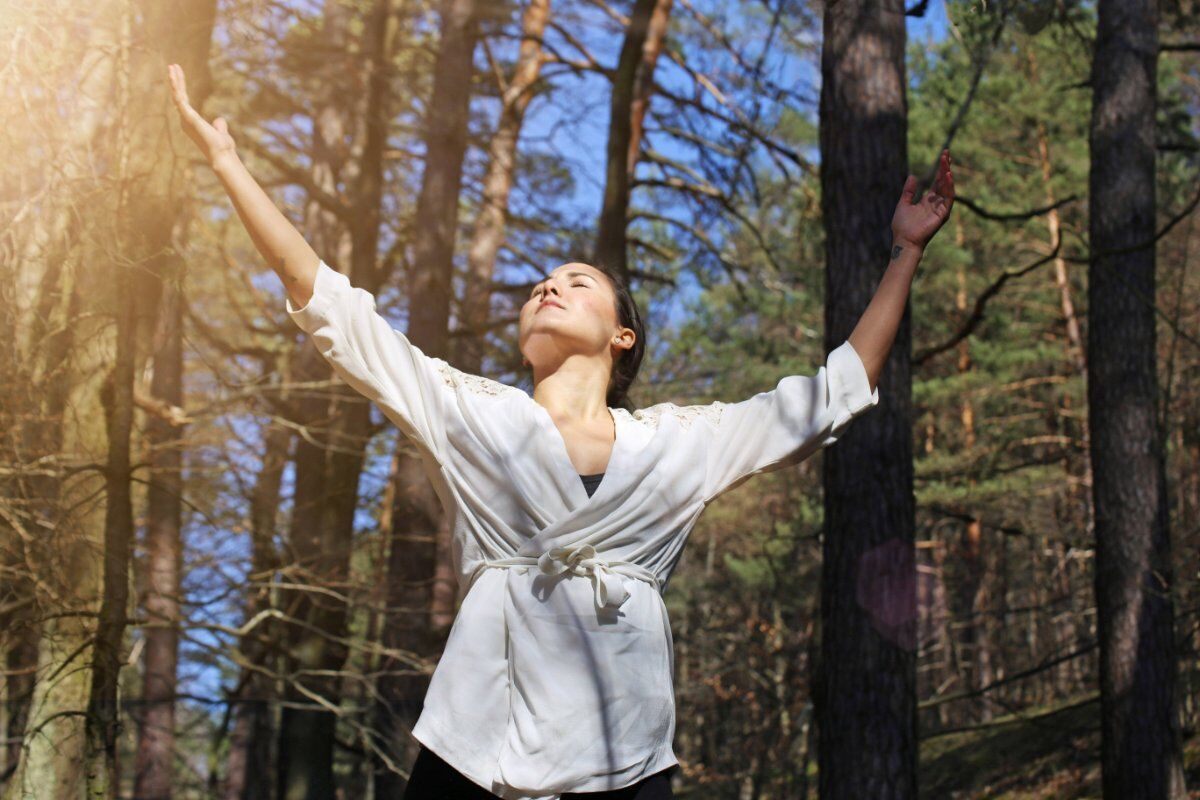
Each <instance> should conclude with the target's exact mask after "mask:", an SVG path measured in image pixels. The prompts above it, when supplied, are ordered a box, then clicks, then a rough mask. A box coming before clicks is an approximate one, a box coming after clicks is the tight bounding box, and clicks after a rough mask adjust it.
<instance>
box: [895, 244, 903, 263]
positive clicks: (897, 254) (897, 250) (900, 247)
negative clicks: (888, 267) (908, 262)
mask: <svg viewBox="0 0 1200 800" xmlns="http://www.w3.org/2000/svg"><path fill="white" fill-rule="evenodd" d="M903 250H904V247H903V245H898V244H894V245H892V261H895V260H896V259H897V258H899V257H900V253H901V251H903Z"/></svg>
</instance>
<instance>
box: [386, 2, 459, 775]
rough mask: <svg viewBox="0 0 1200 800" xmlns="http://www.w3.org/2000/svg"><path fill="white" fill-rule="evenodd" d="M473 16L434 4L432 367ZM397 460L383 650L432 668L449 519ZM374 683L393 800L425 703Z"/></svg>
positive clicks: (423, 256)
mask: <svg viewBox="0 0 1200 800" xmlns="http://www.w3.org/2000/svg"><path fill="white" fill-rule="evenodd" d="M479 15H480V8H478V7H477V5H476V2H475V0H443V3H442V6H441V35H442V40H441V47H440V49H439V52H438V57H437V63H436V65H435V66H434V80H433V95H432V97H431V98H430V100H429V105H428V112H427V115H426V117H425V120H424V124H425V130H424V136H425V144H426V159H425V174H424V176H423V177H422V181H421V191H420V194H419V195H418V197H417V210H416V220H415V228H414V229H415V230H417V231H420V232H421V233H420V235H419V236H417V237H416V239H415V241H414V243H413V256H414V261H413V263H414V264H416V265H417V267H416V271H415V272H414V273H413V274H412V275H410V276H409V281H408V288H409V292H408V301H409V328H408V333H407V336H408V338H409V340H410V341H411V342H412V343H413V344H414V345H416V346H417V347H419V348H420V349H421V350H422V351H423V352H424V353H426V354H427V355H430V356H433V357H438V358H444V357H446V355H447V354H448V349H449V348H448V342H449V335H448V334H449V324H450V299H451V297H452V286H451V276H452V275H453V267H454V261H453V259H454V246H455V234H456V232H457V229H458V211H459V195H460V193H461V188H462V172H463V160H464V157H465V155H466V148H467V125H468V122H469V115H468V110H469V105H470V99H471V78H472V76H473V75H474V69H473V60H474V53H475V45H476V43H477V41H478V39H479V29H480V28H479V22H480V20H479ZM396 457H397V459H398V463H397V464H396V469H395V475H396V480H397V481H398V482H399V483H398V485H397V487H396V490H395V493H394V496H395V505H394V507H393V510H392V526H391V536H390V542H389V545H388V550H389V556H388V578H387V587H386V596H387V606H386V608H387V612H386V617H385V619H384V621H383V633H382V638H383V644H384V646H385V647H387V648H389V649H391V648H395V649H399V650H406V651H408V652H411V653H414V654H416V655H418V656H422V657H427V658H434V657H436V655H437V653H438V652H440V650H441V647H442V645H443V643H444V639H445V634H446V633H448V629H449V624H448V623H449V622H450V621H452V619H453V617H452V615H451V616H450V619H449V620H446V619H445V616H446V615H445V614H444V609H445V607H446V603H445V601H444V600H443V602H442V604H441V607H442V608H443V614H442V615H441V620H440V621H443V622H446V623H447V624H446V625H444V626H440V625H439V626H436V627H435V625H434V620H433V615H432V611H433V608H434V592H435V588H434V586H433V578H434V577H435V576H436V575H437V574H438V563H439V556H438V554H439V551H440V552H441V553H443V554H448V553H449V551H450V543H449V530H448V529H447V523H448V518H447V517H446V516H445V514H444V513H443V509H442V508H441V506H440V500H439V499H438V498H437V495H436V493H435V492H434V490H433V485H432V484H431V483H430V482H429V478H428V476H427V475H426V473H425V471H424V468H423V466H422V464H421V461H420V457H419V456H417V455H416V454H415V453H411V452H408V449H407V448H398V449H397V454H396ZM446 560H448V559H446ZM444 572H445V571H444V570H443V573H444ZM447 591H450V592H453V590H452V589H447ZM380 674H381V677H380V679H379V681H378V686H377V691H378V695H379V697H378V700H377V703H376V709H375V728H376V732H377V734H378V736H379V747H380V749H381V750H382V752H383V753H384V754H385V755H384V756H383V757H380V758H377V759H376V763H375V765H374V768H375V796H376V797H377V798H394V797H399V796H400V794H401V792H402V790H403V788H404V780H403V777H402V776H401V775H400V774H399V773H398V772H397V771H396V770H394V769H393V768H392V767H391V766H389V764H388V763H387V762H388V761H391V762H392V764H393V765H394V764H397V763H405V764H408V763H411V761H412V758H411V757H410V756H411V753H412V751H413V747H412V745H413V742H411V741H410V740H411V737H410V736H409V732H410V731H411V730H412V726H413V725H414V724H415V723H416V719H417V715H418V714H419V712H420V710H421V707H422V704H423V702H424V698H425V691H426V689H427V687H428V684H429V678H428V675H427V674H425V673H424V672H419V671H416V670H413V669H412V668H411V665H407V664H401V663H398V662H397V661H396V660H395V659H391V658H385V659H384V663H383V664H382V665H381V667H380Z"/></svg>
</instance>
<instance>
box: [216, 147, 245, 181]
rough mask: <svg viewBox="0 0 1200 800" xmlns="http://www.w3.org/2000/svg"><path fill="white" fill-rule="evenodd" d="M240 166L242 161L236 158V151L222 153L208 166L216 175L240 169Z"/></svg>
mask: <svg viewBox="0 0 1200 800" xmlns="http://www.w3.org/2000/svg"><path fill="white" fill-rule="evenodd" d="M241 165H242V161H241V159H239V158H238V156H237V152H236V151H231V152H228V153H222V154H220V155H219V156H217V157H216V158H214V159H213V160H212V162H211V163H210V164H209V166H211V167H212V170H213V172H215V173H217V174H218V175H219V174H221V173H222V172H229V171H230V170H232V169H235V168H237V167H240V166H241Z"/></svg>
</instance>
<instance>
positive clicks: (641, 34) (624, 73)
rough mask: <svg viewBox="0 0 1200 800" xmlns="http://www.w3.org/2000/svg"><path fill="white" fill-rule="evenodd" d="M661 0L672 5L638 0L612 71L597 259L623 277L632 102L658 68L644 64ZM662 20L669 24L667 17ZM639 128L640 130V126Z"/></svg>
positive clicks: (655, 46)
mask: <svg viewBox="0 0 1200 800" xmlns="http://www.w3.org/2000/svg"><path fill="white" fill-rule="evenodd" d="M660 2H662V3H664V4H665V5H666V6H667V7H668V8H669V7H670V3H669V2H668V1H667V0H636V2H635V3H634V6H633V11H632V12H631V13H630V15H629V27H628V28H627V29H626V31H625V41H624V43H623V44H622V45H621V55H620V58H619V59H618V60H617V70H616V74H615V75H614V76H613V88H612V102H611V104H610V110H611V115H610V117H609V127H608V149H607V151H606V157H605V158H606V170H605V180H604V200H603V205H602V206H601V209H600V226H599V230H598V231H597V233H596V245H595V259H596V260H597V261H599V262H600V263H601V264H604V265H607V266H609V267H611V268H613V269H615V270H616V271H617V272H618V273H619V274H621V275H623V276H628V274H629V268H628V260H627V253H626V248H625V242H626V234H625V228H626V225H627V224H628V215H629V183H630V177H631V175H632V170H631V169H630V164H632V163H636V154H634V155H633V156H631V154H630V147H631V145H632V144H633V142H634V138H633V133H634V124H633V114H632V112H633V104H634V101H635V99H636V97H637V88H638V84H637V80H638V74H639V70H641V69H649V70H651V71H653V68H654V62H653V61H650V62H649V63H646V55H647V50H646V44H647V41H648V40H649V41H651V42H652V43H653V42H654V40H653V39H650V38H649V35H650V33H651V22H652V18H655V9H656V7H657V6H658V4H659V3H660ZM663 21H664V23H665V18H663ZM665 28H666V26H665V24H663V25H660V26H659V27H658V30H657V35H658V37H659V39H661V37H662V35H663V34H664V33H665ZM659 48H660V45H659V44H657V43H654V44H652V47H651V50H652V51H653V52H654V53H655V54H657V51H658V49H659ZM647 81H649V76H648V77H647ZM643 110H644V109H643ZM638 127H639V130H640V125H639V126H638Z"/></svg>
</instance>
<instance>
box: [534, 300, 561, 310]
mask: <svg viewBox="0 0 1200 800" xmlns="http://www.w3.org/2000/svg"><path fill="white" fill-rule="evenodd" d="M546 306H554V307H555V308H562V306H561V305H559V304H558V303H556V302H554V301H553V300H547V301H546V302H544V303H542V304H541V305H540V306H538V311H541V310H542V309H543V308H545V307H546Z"/></svg>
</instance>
